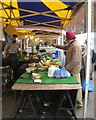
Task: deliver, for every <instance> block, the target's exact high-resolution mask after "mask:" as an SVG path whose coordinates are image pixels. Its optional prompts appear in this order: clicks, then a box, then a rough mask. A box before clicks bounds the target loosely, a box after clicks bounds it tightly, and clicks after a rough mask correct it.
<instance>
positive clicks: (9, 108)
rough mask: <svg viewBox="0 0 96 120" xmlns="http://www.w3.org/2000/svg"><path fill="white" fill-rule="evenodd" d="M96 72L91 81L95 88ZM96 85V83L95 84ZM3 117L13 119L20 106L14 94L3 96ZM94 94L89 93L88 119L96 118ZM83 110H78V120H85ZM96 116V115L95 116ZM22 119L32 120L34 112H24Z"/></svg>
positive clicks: (21, 115) (20, 115) (21, 114)
mask: <svg viewBox="0 0 96 120" xmlns="http://www.w3.org/2000/svg"><path fill="white" fill-rule="evenodd" d="M95 76H96V71H95V72H94V80H91V83H92V85H93V86H94V81H96V77H95ZM95 83H96V82H95ZM2 98H3V99H2V116H3V118H13V117H14V115H15V113H16V110H17V107H16V105H18V104H19V99H17V100H16V99H15V96H14V93H12V92H10V93H8V92H6V93H4V94H3V96H2ZM94 103H95V101H94V93H89V99H88V106H87V118H94V111H96V107H95V108H94V105H95V104H94ZM83 111H84V110H83V108H82V109H77V111H76V114H77V118H83ZM95 116H96V114H95ZM18 117H20V118H32V117H34V115H33V113H32V111H31V110H30V109H29V110H28V111H27V110H24V111H23V112H22V113H20V114H19V116H18Z"/></svg>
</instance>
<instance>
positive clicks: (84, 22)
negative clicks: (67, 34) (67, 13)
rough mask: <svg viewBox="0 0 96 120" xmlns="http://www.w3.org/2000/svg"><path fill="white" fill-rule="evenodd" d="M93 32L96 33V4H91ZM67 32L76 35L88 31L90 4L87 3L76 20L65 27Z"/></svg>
mask: <svg viewBox="0 0 96 120" xmlns="http://www.w3.org/2000/svg"><path fill="white" fill-rule="evenodd" d="M91 18H92V19H91V31H92V32H94V31H95V32H96V2H92V4H91ZM64 30H65V31H72V32H74V33H75V34H81V33H86V32H87V31H88V3H87V2H86V3H85V4H84V5H83V6H82V8H81V9H80V10H79V12H78V13H77V14H76V15H75V16H74V18H73V19H72V20H71V21H70V22H69V24H68V25H67V26H66V27H65V29H64Z"/></svg>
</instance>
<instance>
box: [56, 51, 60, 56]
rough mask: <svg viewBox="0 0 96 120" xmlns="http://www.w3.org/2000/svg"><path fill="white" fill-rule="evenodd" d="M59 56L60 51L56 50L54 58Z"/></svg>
mask: <svg viewBox="0 0 96 120" xmlns="http://www.w3.org/2000/svg"><path fill="white" fill-rule="evenodd" d="M59 57H60V51H59V50H56V58H59Z"/></svg>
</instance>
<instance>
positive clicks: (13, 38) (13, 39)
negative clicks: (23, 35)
mask: <svg viewBox="0 0 96 120" xmlns="http://www.w3.org/2000/svg"><path fill="white" fill-rule="evenodd" d="M16 38H17V35H16V34H13V36H12V42H13V43H16Z"/></svg>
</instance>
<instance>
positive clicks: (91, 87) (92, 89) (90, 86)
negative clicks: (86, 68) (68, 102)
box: [82, 80, 94, 92]
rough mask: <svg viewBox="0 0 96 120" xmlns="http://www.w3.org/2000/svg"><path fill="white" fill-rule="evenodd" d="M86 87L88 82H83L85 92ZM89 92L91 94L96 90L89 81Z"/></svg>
mask: <svg viewBox="0 0 96 120" xmlns="http://www.w3.org/2000/svg"><path fill="white" fill-rule="evenodd" d="M85 86H86V80H82V90H83V91H85ZM88 91H89V92H94V88H93V86H92V84H91V82H90V80H89V85H88Z"/></svg>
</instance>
